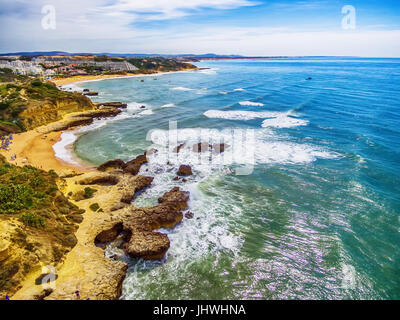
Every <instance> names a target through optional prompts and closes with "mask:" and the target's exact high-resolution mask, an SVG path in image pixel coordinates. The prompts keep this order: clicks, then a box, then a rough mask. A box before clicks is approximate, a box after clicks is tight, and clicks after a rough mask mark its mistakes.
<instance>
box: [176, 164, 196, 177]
mask: <svg viewBox="0 0 400 320" xmlns="http://www.w3.org/2000/svg"><path fill="white" fill-rule="evenodd" d="M192 174H193V172H192V167H191V166H189V165H185V164H183V165H181V166H180V167H179V170H178V172H177V175H178V176H191V175H192Z"/></svg>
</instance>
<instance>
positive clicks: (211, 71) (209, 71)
mask: <svg viewBox="0 0 400 320" xmlns="http://www.w3.org/2000/svg"><path fill="white" fill-rule="evenodd" d="M218 70H219V68H209V69H203V70H200V71H199V73H203V74H208V75H215V74H217V71H218Z"/></svg>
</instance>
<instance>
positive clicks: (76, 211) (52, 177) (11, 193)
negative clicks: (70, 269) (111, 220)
mask: <svg viewBox="0 0 400 320" xmlns="http://www.w3.org/2000/svg"><path fill="white" fill-rule="evenodd" d="M61 181H62V179H60V178H59V177H57V175H56V174H55V173H48V172H45V171H42V170H39V169H36V168H33V167H30V166H25V167H17V166H15V165H11V164H9V163H7V162H6V161H5V160H4V158H3V157H0V300H1V299H4V297H5V296H6V295H8V296H11V295H13V294H14V293H15V292H16V291H17V290H18V289H19V288H20V287H21V286H22V284H23V282H24V280H25V278H26V276H27V275H28V274H30V273H32V272H35V271H36V270H38V272H39V274H41V272H42V268H43V267H45V266H51V267H56V266H57V265H59V264H60V263H62V261H63V259H64V258H65V254H66V253H68V252H69V251H70V250H71V249H72V248H73V247H74V246H75V245H76V243H77V238H76V236H75V232H76V230H77V229H78V224H79V223H81V222H82V220H83V215H82V214H83V213H84V210H82V209H80V208H78V207H77V206H76V205H74V204H73V203H72V202H70V201H69V200H68V199H67V198H66V197H65V196H64V195H63V194H62V193H61V192H60V191H59V188H58V183H59V182H61ZM32 281H33V282H35V281H39V282H40V279H36V278H35V279H32Z"/></svg>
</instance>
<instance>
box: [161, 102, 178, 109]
mask: <svg viewBox="0 0 400 320" xmlns="http://www.w3.org/2000/svg"><path fill="white" fill-rule="evenodd" d="M171 107H175V104H173V103H167V104H164V105H162V106H161V107H160V108H171Z"/></svg>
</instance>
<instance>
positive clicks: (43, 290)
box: [0, 75, 190, 300]
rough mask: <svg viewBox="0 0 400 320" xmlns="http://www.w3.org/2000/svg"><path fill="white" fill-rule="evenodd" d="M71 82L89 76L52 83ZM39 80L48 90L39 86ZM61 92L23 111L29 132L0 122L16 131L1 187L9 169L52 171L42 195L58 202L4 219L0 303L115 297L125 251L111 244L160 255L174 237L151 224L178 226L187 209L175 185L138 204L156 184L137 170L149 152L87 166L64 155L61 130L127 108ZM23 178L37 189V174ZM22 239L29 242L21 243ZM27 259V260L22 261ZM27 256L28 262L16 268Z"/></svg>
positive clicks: (134, 253)
mask: <svg viewBox="0 0 400 320" xmlns="http://www.w3.org/2000/svg"><path fill="white" fill-rule="evenodd" d="M107 77H108V76H106V75H104V76H103V77H96V78H95V79H100V78H107ZM72 79H73V80H74V81H83V80H84V79H83V78H82V79H81V78H79V79H78V78H77V77H72V78H71V79H68V78H66V79H61V80H60V81H63V82H57V80H56V81H55V83H56V84H57V85H61V84H65V83H70V82H69V81H71V80H72ZM85 79H87V78H85ZM87 80H89V79H87ZM90 80H91V79H90ZM35 86H36V87H38V88H42V86H43V84H35ZM46 86H48V85H46ZM28 89H29V88H28ZM47 89H48V90H56V89H53V88H50V87H46V90H47ZM57 90H58V89H57ZM52 92H53V91H52ZM56 93H57V96H56V98H55V99H53V100H51V101H50V100H49V101H47V100H46V101H47V102H46V103H41V104H32V106H31V107H29V108H27V109H25V110H24V111H23V112H24V115H25V117H24V118H23V119H24V120H23V121H26V125H25V127H26V128H28V130H27V131H24V132H18V130H16V129H15V130H14V127H13V128H12V129H13V130H14V131H11V132H10V128H9V126H6V125H3V127H2V129H3V130H6V132H5V134H6V135H9V137H11V136H12V138H11V139H12V143H11V144H10V146H9V147H8V148H5V149H3V150H1V151H0V156H1V165H2V168H1V169H2V174H3V171H4V172H5V173H6V174H3V175H2V176H1V178H2V179H3V180H4V186H5V187H4V188H8V187H10V186H11V184H12V186H14V183H15V181H14V178H12V177H11V172H10V171H11V170H14V171H16V172H20V171H27V170H31V171H32V172H34V176H35V177H36V178H37V177H39V178H37V179H42V178H41V177H42V176H46V175H48V173H47V172H50V173H49V174H50V175H51V177H52V178H51V179H52V181H53V182H54V186H53V188H52V190H51V192H50V191H49V195H48V196H47V195H43V197H45V199H47V200H48V201H51V202H52V203H53V204H55V208H54V210H53V209H52V210H53V211H51V214H49V215H47V216H46V215H42V213H43V212H44V211H43V210H44V208H42V205H43V203H42V201H41V200H40V199H39V200H38V201H37V203H36V202H35V205H34V206H32V205H29V204H26V205H25V204H24V206H21V208H16V209H15V210H14V211H10V212H3V214H1V215H0V229H1V231H2V232H1V238H0V240H1V243H0V245H1V246H0V264H1V266H2V267H3V271H2V272H1V274H0V281H1V282H0V299H3V298H5V297H9V298H10V299H15V300H17V299H23V300H25V299H28V300H35V299H36V300H41V299H93V300H94V299H118V298H119V297H120V295H121V290H122V282H123V280H124V278H125V274H126V270H127V267H128V265H127V263H126V262H125V260H124V259H123V258H121V257H118V256H112V257H106V255H105V251H104V249H105V246H106V245H107V244H108V243H110V242H114V243H115V242H117V243H118V247H119V248H121V250H123V252H124V255H125V257H126V256H130V257H132V258H142V259H149V260H160V259H162V258H163V257H164V256H165V253H166V252H167V250H168V248H169V246H170V242H169V239H168V236H167V235H166V234H163V233H159V232H154V230H156V229H159V228H173V227H174V226H175V225H176V224H178V223H180V222H181V221H182V220H183V219H184V212H185V211H186V210H187V209H188V200H189V196H190V195H189V194H188V193H187V192H184V191H182V190H180V189H179V188H174V189H172V190H171V191H169V192H167V193H165V194H164V195H162V194H160V198H159V201H158V202H159V204H158V205H156V206H153V207H148V208H137V207H135V206H134V204H132V201H133V200H134V198H135V195H137V193H138V192H140V191H142V190H144V189H145V188H149V187H150V188H151V185H152V183H153V177H149V176H142V175H139V174H138V172H139V170H140V167H141V165H143V164H144V163H146V162H147V161H148V159H147V153H144V154H143V155H140V156H138V157H137V158H135V159H132V160H131V161H128V162H124V161H122V160H119V159H117V160H113V161H110V162H108V163H105V164H104V165H102V166H100V167H99V168H95V167H93V166H90V165H88V164H85V163H83V162H79V163H80V164H77V165H72V164H70V163H66V162H63V161H62V160H61V159H58V158H57V157H56V156H55V152H54V149H53V146H54V144H55V143H57V142H58V141H59V140H60V137H61V134H62V133H63V132H65V131H68V130H73V129H75V128H77V127H80V126H84V125H88V124H91V123H92V122H93V121H94V119H98V118H108V117H114V116H116V115H118V114H119V113H120V112H121V109H123V107H124V106H123V104H118V103H109V104H107V103H103V104H94V103H92V102H91V101H90V100H89V99H88V98H87V97H84V96H83V95H81V94H79V93H73V95H74V96H72V94H71V95H68V96H64V95H63V93H62V92H60V93H59V92H58V91H57V92H56ZM59 95H61V96H59ZM23 98H25V96H24V97H23ZM50 114H51V115H50ZM7 130H8V131H7ZM149 152H150V151H149ZM151 152H156V150H152V151H151ZM3 167H4V169H3ZM30 168H32V169H30ZM31 171H30V172H31ZM8 173H10V176H9V175H8ZM14 175H15V173H14ZM36 178H35V179H36ZM5 179H9V180H7V181H6V180H5ZM11 181H13V182H11ZM1 183H3V181H1ZM21 183H24V184H26V183H29V184H30V188H32V189H33V190H34V191H36V189H35V188H36V187H37V186H36V184H33V183H32V181H31V180H29V181H28V182H27V181H25V180H24V181H23V182H21ZM2 186H3V184H2ZM41 186H43V188H44V187H45V186H44V185H43V184H41ZM17 187H18V188H19V185H18V186H17ZM18 190H20V189H18ZM45 192H47V191H45ZM60 199H61V200H60ZM35 201H36V200H35ZM59 203H60V204H59ZM28 211H29V212H28ZM31 211H34V212H33V213H32V212H31ZM49 212H50V211H49ZM25 215H28V216H30V217H34V218H35V219H36V220H34V221H35V223H31V220H29V221H30V222H29V223H27V222H26V221H25V220H24V219H23V218H21V217H24V216H25ZM51 215H54V217H53V216H51ZM53 218H54V219H55V220H57V221H61V222H60V223H64V227H62V226H61V227H59V226H58V225H57V228H58V229H56V228H55V230H56V231H57V232H58V233H57V232H56V231H55V232H54V234H49V232H48V229H47V228H48V226H50V225H52V221H50V220H51V219H53ZM63 221H64V222H63ZM36 222H37V223H36ZM62 228H64V229H62ZM67 229H68V230H69V231H68V233H67V231H65V230H67ZM62 230H64V231H62ZM62 232H64V233H65V234H66V235H68V237H69V238H70V239H71V241H70V242H69V243H67V244H64V243H63V242H62V241H60V243H59V244H57V246H58V247H57V248H54V244H55V241H54V239H53V237H54V236H55V237H57V239H58V238H60V239H61V238H62V237H63V236H62V234H61V233H62ZM59 233H60V234H59ZM21 234H23V235H21ZM19 237H23V238H24V239H25V240H24V242H23V243H21V241H20V240H18V239H19ZM22 256H27V257H28V258H26V259H24V261H20V260H21V259H20V258H21V257H22ZM18 259H20V260H18ZM21 262H23V264H24V267H23V268H20V267H17V266H16V265H17V264H18V263H21ZM49 270H51V271H49ZM43 279H45V281H42V280H43ZM49 279H50V280H49Z"/></svg>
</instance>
